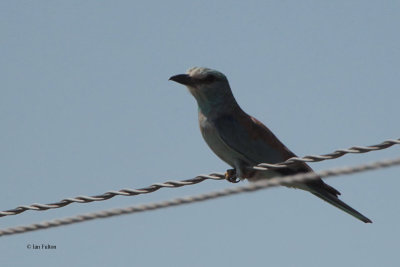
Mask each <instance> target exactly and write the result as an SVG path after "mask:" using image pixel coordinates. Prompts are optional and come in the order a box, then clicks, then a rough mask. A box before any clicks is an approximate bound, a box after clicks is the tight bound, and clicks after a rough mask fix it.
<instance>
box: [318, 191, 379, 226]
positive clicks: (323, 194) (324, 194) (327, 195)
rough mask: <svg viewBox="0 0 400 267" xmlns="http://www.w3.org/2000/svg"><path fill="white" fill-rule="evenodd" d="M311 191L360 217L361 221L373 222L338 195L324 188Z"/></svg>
mask: <svg viewBox="0 0 400 267" xmlns="http://www.w3.org/2000/svg"><path fill="white" fill-rule="evenodd" d="M311 193H313V194H314V195H316V196H317V197H319V198H321V199H322V200H325V201H326V202H328V203H329V204H331V205H333V206H335V207H337V208H339V209H341V210H343V211H344V212H347V213H348V214H350V215H351V216H354V217H355V218H357V219H359V220H360V221H363V222H365V223H372V221H371V220H370V219H368V218H367V217H365V216H364V215H362V214H361V213H359V212H358V211H356V210H355V209H353V208H352V207H350V206H349V205H347V204H346V203H344V202H343V201H341V200H340V199H339V198H338V197H337V196H336V195H333V194H331V193H329V192H326V191H325V190H323V189H322V190H315V189H314V190H312V191H311Z"/></svg>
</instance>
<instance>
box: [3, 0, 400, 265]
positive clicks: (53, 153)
mask: <svg viewBox="0 0 400 267" xmlns="http://www.w3.org/2000/svg"><path fill="white" fill-rule="evenodd" d="M399 12H400V3H399V2H398V1H384V2H381V1H177V0H171V1H1V3H0V33H1V35H0V36H1V37H0V58H1V63H2V64H0V121H1V125H0V178H1V181H2V186H1V187H0V195H1V197H0V198H1V201H0V203H1V204H0V206H1V207H0V210H6V209H11V208H14V207H17V206H20V205H28V204H32V203H50V202H54V201H59V200H61V199H64V198H67V197H75V196H79V195H95V194H101V193H103V192H106V191H109V190H119V189H122V188H140V187H144V186H148V185H150V184H153V183H157V182H163V181H167V180H181V179H188V178H192V177H195V176H196V175H198V174H208V173H212V172H224V171H225V170H226V169H227V168H229V166H228V165H227V164H226V163H224V162H222V161H221V160H220V159H219V158H217V157H216V156H215V155H214V154H213V153H212V152H211V150H210V149H209V148H208V147H207V145H206V144H205V142H204V141H203V140H202V137H201V134H200V132H199V129H198V123H197V107H196V102H195V100H194V99H193V97H192V96H191V95H190V94H189V93H188V92H187V90H186V88H185V87H184V86H181V85H179V84H176V83H174V82H171V81H168V78H169V77H170V76H172V75H175V74H180V73H184V72H185V71H186V70H187V69H188V68H190V67H193V66H205V67H209V68H213V69H217V70H219V71H221V72H223V73H224V74H225V75H226V76H227V77H228V79H229V82H230V84H231V87H232V90H233V93H234V95H235V97H236V99H237V101H238V102H239V104H240V106H241V107H242V108H243V109H244V110H245V111H246V112H247V113H249V114H251V115H253V116H255V117H256V118H258V119H259V120H260V121H262V122H264V123H265V124H266V125H267V126H268V127H269V128H270V129H271V130H272V131H273V132H274V133H275V134H276V135H277V136H279V138H280V140H281V141H282V142H284V143H285V144H286V145H287V146H288V147H289V148H290V149H291V150H292V151H293V152H295V153H296V154H297V155H299V156H303V155H308V154H324V153H329V152H331V151H333V150H336V149H341V148H348V147H351V146H354V145H373V144H377V143H380V142H382V141H384V140H386V139H394V138H399V133H400V124H399V123H398V121H399V119H398V110H399V99H400V90H399V84H400V35H399V31H398V28H399V25H400V16H399V14H400V13H399ZM399 152H400V149H399V146H394V147H391V148H389V149H386V150H384V151H379V152H371V153H368V154H361V155H346V156H344V157H342V158H340V159H337V160H330V161H325V162H321V163H312V164H311V167H312V168H313V169H315V170H317V171H318V170H324V169H326V168H334V167H339V166H351V165H356V164H362V163H366V162H372V161H375V160H381V159H385V158H394V157H398V156H399V155H400V153H399ZM399 175H400V169H399V168H398V167H397V168H396V167H393V168H390V169H384V170H379V171H371V172H365V173H360V174H355V175H350V176H341V177H337V178H334V179H329V180H326V182H327V183H328V184H330V185H332V186H334V187H335V188H337V189H338V190H339V191H340V192H341V193H342V196H341V199H342V200H344V201H345V202H347V203H348V204H350V205H351V206H353V207H354V208H356V209H357V210H359V211H360V212H362V213H363V214H365V215H366V216H367V217H369V218H370V219H372V221H373V222H374V223H373V224H364V223H362V222H360V221H358V220H356V219H354V218H353V217H351V216H349V215H348V214H346V213H344V212H342V211H340V210H338V209H336V208H334V207H332V206H330V205H328V204H327V203H325V202H323V201H321V200H320V199H318V198H316V197H315V196H313V195H311V194H309V193H307V192H304V191H300V190H294V189H288V188H284V187H279V188H273V189H270V190H262V191H258V192H254V193H251V194H250V193H249V194H244V195H236V196H231V197H226V198H222V199H217V200H212V201H208V202H203V203H196V204H191V205H186V206H180V207H173V208H168V209H162V210H157V211H151V212H147V213H140V214H132V215H125V216H119V217H114V218H109V219H101V220H96V221H90V222H86V223H81V224H74V225H69V226H65V227H59V228H52V229H48V230H42V231H36V232H30V233H25V234H20V235H14V236H4V237H0V251H1V252H2V255H4V256H3V257H2V263H3V264H4V266H28V265H29V266H32V265H39V264H40V266H71V265H74V266H84V265H86V266H94V265H97V266H109V265H113V266H125V265H128V264H129V265H130V266H161V265H162V266H191V267H196V266H221V267H223V266H243V265H249V264H250V265H252V266H311V267H312V266H321V265H323V266H326V267H330V266H339V265H340V266H364V267H367V266H399V264H400V262H399V258H398V248H399V240H400V226H399V224H398V221H399V220H400V206H399V205H398V203H399V198H398V192H397V191H398V188H399V187H400V180H399ZM246 183H247V182H243V183H241V184H246ZM234 186H237V185H233V184H230V183H228V182H226V181H205V182H203V183H201V184H198V185H193V186H187V187H182V188H178V189H162V190H159V191H158V192H155V193H152V194H148V195H140V196H136V197H115V198H113V199H111V200H107V201H102V202H97V203H89V204H71V205H69V206H66V207H64V208H60V209H55V210H49V211H42V212H35V211H27V212H24V213H22V214H20V215H16V216H7V217H3V218H0V228H2V229H4V228H6V227H13V226H17V225H25V224H31V223H36V222H41V221H45V220H50V219H55V218H61V217H66V216H72V215H76V214H80V213H86V212H94V211H99V210H103V209H110V208H117V207H125V206H129V205H135V204H142V203H149V202H154V201H162V200H167V199H171V198H176V197H181V196H188V195H194V194H200V193H206V192H210V191H214V190H219V189H223V188H229V187H234ZM42 244H49V245H55V246H56V249H53V250H33V249H28V248H27V247H28V245H42Z"/></svg>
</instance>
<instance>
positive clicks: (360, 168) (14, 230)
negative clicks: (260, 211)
mask: <svg viewBox="0 0 400 267" xmlns="http://www.w3.org/2000/svg"><path fill="white" fill-rule="evenodd" d="M395 165H400V157H398V158H395V159H389V160H381V161H375V162H372V163H368V164H362V165H357V166H352V167H342V168H335V169H328V170H324V171H321V172H317V173H313V172H309V173H303V174H297V175H291V176H285V177H275V178H271V179H268V180H260V181H257V182H254V183H250V184H247V185H243V186H237V187H231V188H227V189H224V190H221V191H214V192H210V193H205V194H200V195H195V196H188V197H181V198H175V199H172V200H167V201H162V202H154V203H149V204H142V205H135V206H129V207H125V208H117V209H109V210H103V211H99V212H93V213H85V214H80V215H76V216H72V217H66V218H62V219H55V220H50V221H44V222H41V223H35V224H30V225H23V226H17V227H10V228H6V229H3V230H0V236H5V235H14V234H21V233H26V232H31V231H37V230H42V229H48V228H53V227H59V226H64V225H69V224H75V223H80V222H85V221H89V220H95V219H100V218H109V217H114V216H119V215H123V214H131V213H138V212H144V211H150V210H157V209H162V208H167V207H173V206H179V205H184V204H189V203H194V202H201V201H206V200H211V199H215V198H220V197H225V196H230V195H234V194H240V193H247V192H253V191H257V190H261V189H265V188H268V187H275V186H278V185H290V184H291V183H294V182H304V181H307V180H312V179H316V178H319V177H321V178H328V177H333V176H338V175H348V174H352V173H358V172H364V171H370V170H374V169H379V168H387V167H391V166H395Z"/></svg>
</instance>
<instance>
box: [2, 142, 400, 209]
mask: <svg viewBox="0 0 400 267" xmlns="http://www.w3.org/2000/svg"><path fill="white" fill-rule="evenodd" d="M399 144H400V138H399V139H389V140H386V141H384V142H382V143H380V144H377V145H372V146H353V147H350V148H348V149H339V150H336V151H334V152H332V153H329V154H324V155H308V156H305V157H302V158H298V157H293V158H290V159H288V160H286V161H284V162H282V163H278V164H267V163H261V164H258V165H257V166H255V167H253V168H254V169H256V170H259V171H260V170H261V171H264V170H270V169H277V168H285V167H287V166H290V165H293V164H296V163H298V162H319V161H323V160H329V159H336V158H339V157H341V156H343V155H345V154H349V153H366V152H370V151H377V150H382V149H385V148H388V147H391V146H393V145H399ZM224 179H225V175H224V174H223V173H211V174H209V175H198V176H196V177H195V178H192V179H187V180H182V181H167V182H164V183H155V184H152V185H150V186H148V187H144V188H140V189H121V190H118V191H108V192H105V193H104V194H101V195H95V196H77V197H74V198H65V199H63V200H61V201H59V202H54V203H49V204H39V203H33V204H31V205H23V206H18V207H16V208H14V209H9V210H5V211H1V212H0V217H4V216H10V215H16V214H20V213H22V212H25V211H27V210H35V211H43V210H48V209H56V208H61V207H64V206H67V205H69V204H71V203H90V202H93V201H103V200H107V199H110V198H113V197H115V196H135V195H140V194H148V193H152V192H154V191H157V190H159V189H160V188H164V187H167V188H177V187H182V186H185V185H193V184H198V183H200V182H203V181H205V180H224Z"/></svg>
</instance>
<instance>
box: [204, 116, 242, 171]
mask: <svg viewBox="0 0 400 267" xmlns="http://www.w3.org/2000/svg"><path fill="white" fill-rule="evenodd" d="M199 126H200V131H201V134H202V136H203V138H204V140H205V141H206V143H207V145H208V146H209V147H210V148H211V150H212V151H213V152H214V153H215V154H216V155H217V156H218V157H219V158H220V159H222V160H223V161H225V162H226V163H228V164H229V165H230V166H232V167H233V168H237V167H238V165H240V164H242V163H245V162H247V161H248V160H247V159H245V158H244V157H243V155H241V154H239V153H238V152H236V151H235V150H234V149H233V148H231V147H230V146H229V145H227V144H226V143H225V142H224V141H223V140H222V139H221V137H220V135H219V133H218V131H217V128H216V127H215V126H214V122H213V120H212V119H211V120H210V119H208V118H207V117H205V116H204V115H203V114H201V113H199Z"/></svg>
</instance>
